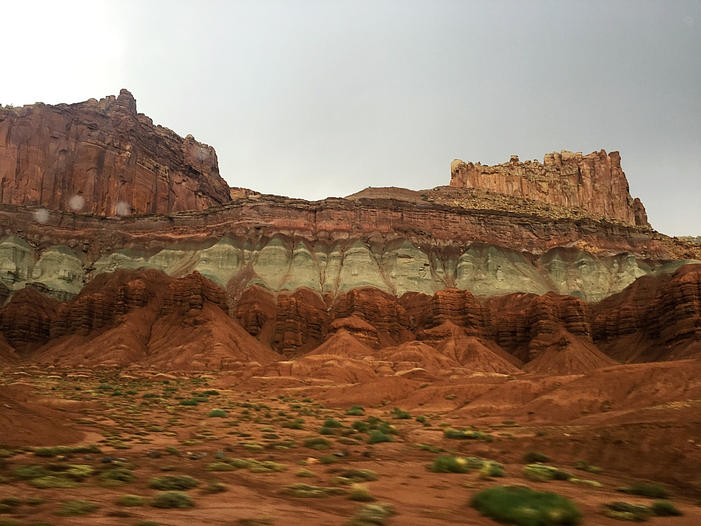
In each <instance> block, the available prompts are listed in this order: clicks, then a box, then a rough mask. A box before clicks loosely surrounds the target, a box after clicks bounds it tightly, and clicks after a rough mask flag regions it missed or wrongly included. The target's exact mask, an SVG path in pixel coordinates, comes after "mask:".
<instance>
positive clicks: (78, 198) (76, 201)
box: [68, 195, 85, 212]
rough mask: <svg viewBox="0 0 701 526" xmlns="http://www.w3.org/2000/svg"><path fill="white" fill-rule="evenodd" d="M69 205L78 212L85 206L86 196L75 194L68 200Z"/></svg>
mask: <svg viewBox="0 0 701 526" xmlns="http://www.w3.org/2000/svg"><path fill="white" fill-rule="evenodd" d="M68 206H70V207H71V210H73V211H75V212H78V211H79V210H82V209H83V207H84V206H85V198H84V197H83V196H82V195H74V196H73V197H71V198H70V199H69V200H68Z"/></svg>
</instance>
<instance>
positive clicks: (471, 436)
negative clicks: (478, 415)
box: [443, 428, 492, 440]
mask: <svg viewBox="0 0 701 526" xmlns="http://www.w3.org/2000/svg"><path fill="white" fill-rule="evenodd" d="M443 436H444V437H445V438H451V439H455V440H491V439H492V437H491V435H488V434H486V433H482V432H481V431H474V430H468V429H452V428H447V429H444V430H443Z"/></svg>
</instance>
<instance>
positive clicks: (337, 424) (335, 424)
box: [323, 418, 343, 428]
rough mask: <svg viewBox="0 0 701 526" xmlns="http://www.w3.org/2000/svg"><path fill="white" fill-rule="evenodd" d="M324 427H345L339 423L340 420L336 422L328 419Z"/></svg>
mask: <svg viewBox="0 0 701 526" xmlns="http://www.w3.org/2000/svg"><path fill="white" fill-rule="evenodd" d="M323 427H329V428H339V427H343V424H341V422H339V421H338V420H335V419H333V418H327V419H326V420H324V425H323Z"/></svg>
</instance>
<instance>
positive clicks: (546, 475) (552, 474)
mask: <svg viewBox="0 0 701 526" xmlns="http://www.w3.org/2000/svg"><path fill="white" fill-rule="evenodd" d="M523 474H524V475H525V477H526V478H527V479H528V480H534V481H536V482H546V481H548V480H570V479H571V478H573V477H572V474H571V473H568V472H567V471H563V470H561V469H559V468H556V467H553V466H546V465H545V464H529V465H528V466H526V467H525V468H523Z"/></svg>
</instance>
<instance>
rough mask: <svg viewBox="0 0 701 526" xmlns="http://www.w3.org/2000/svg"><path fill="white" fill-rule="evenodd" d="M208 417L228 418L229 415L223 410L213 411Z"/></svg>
mask: <svg viewBox="0 0 701 526" xmlns="http://www.w3.org/2000/svg"><path fill="white" fill-rule="evenodd" d="M207 416H209V417H212V418H215V417H216V418H226V417H227V416H228V415H227V412H226V411H224V410H223V409H212V410H211V411H210V412H209V414H208V415H207Z"/></svg>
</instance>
